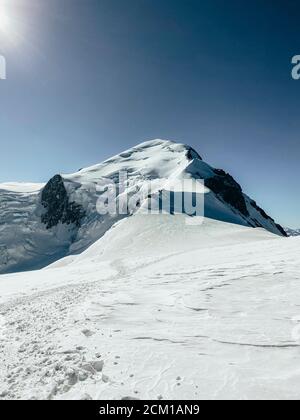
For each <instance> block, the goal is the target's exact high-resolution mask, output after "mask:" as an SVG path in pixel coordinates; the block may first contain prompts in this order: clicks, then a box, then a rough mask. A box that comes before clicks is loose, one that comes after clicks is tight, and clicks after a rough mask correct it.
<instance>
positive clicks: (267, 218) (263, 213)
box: [250, 200, 288, 237]
mask: <svg viewBox="0 0 300 420" xmlns="http://www.w3.org/2000/svg"><path fill="white" fill-rule="evenodd" d="M250 204H251V205H252V207H254V208H255V209H256V210H257V211H258V212H259V213H260V214H261V215H262V217H263V218H264V219H266V220H270V222H273V223H274V224H275V226H276V227H277V229H278V230H279V232H280V233H281V234H282V235H283V236H285V237H287V236H288V234H287V233H286V231H285V230H284V229H283V227H282V226H281V225H279V224H277V223H275V220H274V219H272V217H270V216H269V215H268V214H267V213H266V212H265V211H264V210H263V209H262V208H260V207H259V206H258V204H257V203H256V201H254V200H251V201H250Z"/></svg>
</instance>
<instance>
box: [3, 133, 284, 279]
mask: <svg viewBox="0 0 300 420" xmlns="http://www.w3.org/2000/svg"><path fill="white" fill-rule="evenodd" d="M120 171H126V172H127V173H128V179H127V180H126V181H124V184H123V185H121V187H122V188H123V192H122V194H124V192H125V193H127V194H128V196H129V197H134V195H135V194H136V193H137V192H142V191H143V189H145V185H146V184H147V183H148V182H149V181H152V182H155V183H156V185H157V190H156V192H154V194H153V195H154V196H155V195H157V196H159V195H160V194H163V193H164V191H165V189H166V187H165V185H166V180H168V179H173V180H176V179H182V178H190V179H203V180H204V181H205V187H206V194H205V217H206V218H211V219H215V220H219V221H223V222H227V223H233V224H238V225H242V226H248V227H253V228H264V229H266V230H268V231H269V232H271V233H274V234H277V235H280V236H286V233H285V231H284V230H283V228H282V227H281V226H280V225H278V224H276V223H275V221H274V220H273V219H272V218H271V217H270V216H268V215H267V214H266V213H265V211H264V210H262V209H261V208H260V207H259V206H258V205H257V204H256V202H255V201H254V200H252V199H251V198H249V197H248V196H247V195H246V194H245V193H244V192H243V190H242V188H241V186H240V185H239V184H238V183H237V182H236V181H235V180H234V179H233V178H232V177H231V176H230V175H229V174H227V173H226V172H225V171H223V170H220V169H215V168H213V167H211V166H210V165H208V164H207V163H205V162H204V161H203V160H202V158H201V157H200V155H199V154H198V153H197V152H196V151H195V150H193V149H192V148H191V147H189V146H186V145H184V144H177V143H174V142H171V141H163V140H154V141H150V142H146V143H142V144H140V145H138V146H136V147H134V148H132V149H130V150H127V151H126V152H123V153H121V154H119V155H117V156H114V157H113V158H111V159H108V160H106V161H105V162H103V163H101V164H99V165H95V166H92V167H89V168H86V169H82V170H80V171H79V172H76V173H74V174H69V175H67V174H61V175H55V176H54V177H53V178H52V179H51V180H50V181H49V182H48V183H47V184H46V185H32V184H0V214H1V221H0V251H1V252H0V273H7V272H15V271H25V270H32V269H38V268H41V267H44V266H46V265H48V264H51V263H53V262H55V261H57V260H59V259H60V258H63V257H65V256H68V255H76V254H79V253H81V252H83V251H85V250H86V249H88V248H89V247H90V246H91V245H92V244H93V243H94V242H96V241H97V240H98V239H99V238H101V237H102V236H103V235H104V234H105V233H106V232H108V230H109V229H110V228H111V227H112V226H113V225H114V224H115V223H116V222H118V221H119V220H121V219H123V218H124V217H127V216H130V215H131V213H132V212H131V213H129V214H128V215H125V216H124V215H119V214H116V215H110V214H108V215H105V216H104V215H101V214H99V212H98V211H97V201H98V199H99V198H100V197H101V195H102V194H103V191H99V189H98V185H99V183H101V184H102V187H104V186H105V183H108V184H109V182H111V181H113V182H116V183H118V184H119V185H120V184H121V183H122V180H120V179H119V173H120ZM142 197H143V200H142V202H140V203H139V207H141V208H143V206H144V207H145V206H147V203H148V202H149V200H153V198H154V199H155V197H153V196H152V197H149V196H142ZM120 198H121V193H120V194H119V195H117V197H116V200H117V201H118V200H120ZM156 198H157V197H156Z"/></svg>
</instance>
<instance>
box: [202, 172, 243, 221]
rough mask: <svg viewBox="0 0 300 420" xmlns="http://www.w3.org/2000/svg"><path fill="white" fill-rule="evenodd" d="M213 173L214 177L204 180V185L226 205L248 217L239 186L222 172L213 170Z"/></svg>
mask: <svg viewBox="0 0 300 420" xmlns="http://www.w3.org/2000/svg"><path fill="white" fill-rule="evenodd" d="M214 172H215V174H216V176H213V177H212V178H208V179H206V181H205V185H206V186H207V187H208V188H209V189H210V190H212V191H213V192H214V193H215V194H216V195H217V196H219V197H221V198H222V199H223V200H224V201H225V202H226V203H228V204H230V205H231V206H232V207H233V208H235V209H237V210H238V211H240V212H241V213H242V214H243V215H244V216H247V217H248V216H249V212H248V209H247V204H246V201H245V197H244V195H243V190H242V188H241V186H240V185H239V184H238V183H237V182H236V181H235V180H234V179H233V177H232V176H231V175H229V174H227V173H226V172H224V171H223V170H221V169H215V170H214Z"/></svg>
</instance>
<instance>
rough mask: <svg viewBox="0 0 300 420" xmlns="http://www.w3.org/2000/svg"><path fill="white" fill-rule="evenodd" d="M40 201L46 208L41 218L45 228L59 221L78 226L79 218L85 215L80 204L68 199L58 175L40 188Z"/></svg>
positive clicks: (51, 226)
mask: <svg viewBox="0 0 300 420" xmlns="http://www.w3.org/2000/svg"><path fill="white" fill-rule="evenodd" d="M41 203H42V205H43V207H44V208H45V209H46V212H45V213H44V214H43V215H42V218H41V219H42V223H44V224H45V225H46V227H47V229H51V228H53V227H54V226H57V225H58V224H59V223H62V224H67V225H71V224H74V225H75V226H76V227H77V228H79V227H80V226H81V220H82V219H83V217H85V212H84V210H83V208H82V206H81V205H79V204H77V203H75V202H74V201H73V202H70V201H69V197H68V193H67V190H66V188H65V185H64V182H63V179H62V177H61V176H60V175H55V176H54V177H53V178H52V179H51V180H50V181H49V182H48V184H47V185H46V186H45V188H44V189H43V190H42V193H41Z"/></svg>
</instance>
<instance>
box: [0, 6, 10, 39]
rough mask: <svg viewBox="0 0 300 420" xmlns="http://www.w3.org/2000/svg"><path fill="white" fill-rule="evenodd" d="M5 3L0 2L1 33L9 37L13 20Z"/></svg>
mask: <svg viewBox="0 0 300 420" xmlns="http://www.w3.org/2000/svg"><path fill="white" fill-rule="evenodd" d="M5 3H6V2H5V1H3V0H0V33H2V34H6V35H9V34H10V31H11V19H10V16H9V14H8V11H7V6H6V4H5Z"/></svg>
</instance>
